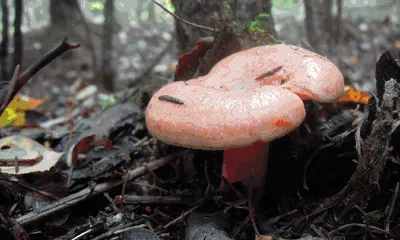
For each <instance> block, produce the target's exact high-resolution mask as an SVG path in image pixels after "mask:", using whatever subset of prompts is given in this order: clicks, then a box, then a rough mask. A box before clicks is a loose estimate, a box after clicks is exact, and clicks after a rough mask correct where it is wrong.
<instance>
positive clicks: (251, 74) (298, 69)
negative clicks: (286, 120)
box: [197, 44, 344, 102]
mask: <svg viewBox="0 0 400 240" xmlns="http://www.w3.org/2000/svg"><path fill="white" fill-rule="evenodd" d="M279 66H282V69H281V70H279V71H277V72H276V73H275V74H272V75H270V76H267V77H265V78H261V79H259V80H255V78H257V77H259V76H261V75H263V74H264V73H266V72H267V71H269V70H272V69H274V68H277V67H279ZM197 81H200V82H201V84H203V85H206V86H210V87H216V88H223V89H226V90H229V91H233V90H235V89H239V88H242V89H243V88H252V87H255V86H263V85H273V86H282V87H284V88H287V89H289V90H291V91H292V92H294V93H296V94H297V95H299V96H300V97H301V98H302V99H303V100H310V99H312V100H315V101H318V102H332V101H334V100H336V99H338V98H339V97H340V96H342V95H343V93H344V78H343V75H342V73H341V72H340V71H339V69H338V68H337V67H336V66H335V65H334V64H333V63H332V62H331V61H329V60H328V59H327V58H325V57H322V56H321V55H319V54H316V53H314V52H311V51H309V50H306V49H304V48H301V47H298V46H293V45H286V44H276V45H267V46H259V47H254V48H250V49H247V50H243V51H240V52H237V53H235V54H232V55H230V56H228V57H226V58H224V59H223V60H221V61H220V62H218V63H217V64H216V65H215V66H214V67H213V68H212V69H211V71H210V72H209V73H208V74H207V75H205V76H203V77H200V78H198V79H197Z"/></svg>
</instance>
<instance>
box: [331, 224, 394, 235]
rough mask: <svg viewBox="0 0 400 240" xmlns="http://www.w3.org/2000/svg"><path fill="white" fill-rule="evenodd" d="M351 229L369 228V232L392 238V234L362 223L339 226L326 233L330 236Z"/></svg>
mask: <svg viewBox="0 0 400 240" xmlns="http://www.w3.org/2000/svg"><path fill="white" fill-rule="evenodd" d="M351 227H359V228H370V229H371V230H373V231H375V232H379V233H383V234H385V235H387V236H389V237H392V234H390V232H387V231H385V230H383V229H382V228H378V227H375V226H367V225H366V224H363V223H349V224H346V225H343V226H340V227H339V228H337V229H335V230H332V231H330V232H328V235H332V234H334V233H336V232H339V231H341V230H344V229H347V228H351Z"/></svg>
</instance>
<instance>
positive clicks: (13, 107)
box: [0, 94, 44, 127]
mask: <svg viewBox="0 0 400 240" xmlns="http://www.w3.org/2000/svg"><path fill="white" fill-rule="evenodd" d="M43 102H44V100H42V99H34V98H30V97H28V96H25V95H21V94H18V95H16V96H15V97H14V99H13V100H12V101H11V102H10V104H8V106H7V108H6V109H5V111H4V112H3V114H2V115H1V116H0V127H6V126H10V125H14V126H16V127H20V126H24V125H25V122H26V113H25V111H27V110H31V109H34V108H36V107H37V106H39V105H40V104H42V103H43Z"/></svg>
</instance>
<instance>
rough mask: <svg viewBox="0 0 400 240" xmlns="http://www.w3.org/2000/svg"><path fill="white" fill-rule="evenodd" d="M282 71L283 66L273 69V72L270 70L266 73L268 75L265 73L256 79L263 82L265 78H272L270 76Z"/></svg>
mask: <svg viewBox="0 0 400 240" xmlns="http://www.w3.org/2000/svg"><path fill="white" fill-rule="evenodd" d="M281 69H282V66H279V67H276V68H274V69H271V70H269V71H268V72H266V73H264V74H261V75H260V76H258V77H256V80H261V79H263V78H265V77H268V76H270V75H272V74H274V73H276V72H277V71H279V70H281Z"/></svg>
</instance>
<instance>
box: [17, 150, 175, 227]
mask: <svg viewBox="0 0 400 240" xmlns="http://www.w3.org/2000/svg"><path fill="white" fill-rule="evenodd" d="M173 159H175V158H174V156H173V155H169V156H167V157H165V158H161V159H159V160H156V161H153V162H151V163H149V164H148V167H149V168H150V169H153V170H154V169H157V168H160V167H162V166H164V165H166V164H168V163H169V162H171V161H172V160H173ZM146 173H147V169H146V168H145V167H138V168H136V169H133V170H131V171H129V172H128V173H127V174H125V175H124V176H123V177H122V179H120V180H117V181H112V182H105V183H99V184H97V185H95V186H94V187H86V188H84V189H82V190H81V191H79V192H77V193H74V194H71V195H69V196H67V197H65V198H62V199H60V200H59V201H56V202H54V203H51V204H49V205H47V206H45V207H43V208H40V209H38V210H36V211H31V212H28V213H27V214H25V215H23V216H21V217H19V218H17V219H16V220H17V222H19V223H20V224H21V225H25V224H29V223H33V222H36V221H39V220H41V219H42V218H45V217H47V216H49V215H51V214H53V213H56V212H58V211H61V210H64V209H66V208H69V207H71V206H73V205H75V204H77V203H79V202H81V201H83V200H86V199H88V198H91V197H93V196H96V195H98V194H100V193H103V192H107V191H109V190H110V189H112V188H114V187H117V186H119V185H121V184H122V183H123V182H124V181H125V179H126V178H128V181H130V180H132V179H134V178H137V177H139V176H141V175H143V174H146Z"/></svg>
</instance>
